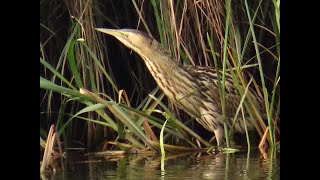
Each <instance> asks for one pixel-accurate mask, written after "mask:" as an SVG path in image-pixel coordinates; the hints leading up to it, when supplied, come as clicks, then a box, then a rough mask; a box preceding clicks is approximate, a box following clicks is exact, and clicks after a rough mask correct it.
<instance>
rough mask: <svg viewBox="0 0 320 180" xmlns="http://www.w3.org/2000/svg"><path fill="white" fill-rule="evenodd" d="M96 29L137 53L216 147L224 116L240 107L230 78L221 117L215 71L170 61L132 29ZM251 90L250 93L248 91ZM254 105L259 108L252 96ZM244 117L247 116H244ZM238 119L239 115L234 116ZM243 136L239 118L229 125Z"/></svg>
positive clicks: (231, 115)
mask: <svg viewBox="0 0 320 180" xmlns="http://www.w3.org/2000/svg"><path fill="white" fill-rule="evenodd" d="M96 30H98V31H100V32H103V33H106V34H109V35H112V36H114V37H115V38H117V39H118V40H119V41H120V42H122V43H123V44H124V45H125V46H127V47H129V48H130V49H132V50H133V51H135V52H136V53H138V54H139V55H140V56H141V58H142V59H143V61H144V63H145V65H146V66H147V68H148V70H149V71H150V73H151V75H152V76H153V78H154V79H155V81H156V82H157V84H158V86H159V87H160V89H161V90H162V91H163V92H164V94H165V95H166V96H167V97H168V98H169V99H170V100H171V101H172V102H173V103H174V104H175V105H177V106H178V107H179V108H180V109H182V110H184V111H185V112H186V113H188V114H189V115H190V116H192V117H194V118H195V119H196V120H197V121H198V122H199V123H200V124H201V125H202V126H203V127H204V128H205V129H207V130H208V131H210V132H213V133H214V135H215V137H216V141H217V145H218V146H219V145H222V143H223V142H224V124H223V122H224V117H226V120H227V121H226V122H228V123H229V124H231V120H232V119H233V118H234V115H235V113H236V110H237V108H238V106H239V104H240V101H241V96H240V95H239V93H238V92H237V90H236V88H235V87H234V85H233V81H232V77H231V75H229V74H225V79H226V80H225V94H226V95H225V116H224V115H223V113H222V108H221V100H220V95H219V86H218V77H217V71H216V70H215V69H214V68H212V67H201V66H191V65H189V66H183V65H182V64H179V63H178V62H176V61H174V60H173V58H172V56H171V55H170V53H169V51H167V50H166V49H164V48H162V47H161V44H160V43H159V42H158V41H157V40H155V39H154V38H152V37H151V36H149V35H148V34H146V33H143V32H141V31H138V30H134V29H105V28H96ZM251 91H252V90H251ZM254 102H255V104H257V105H258V106H262V103H261V101H260V100H259V99H258V98H257V97H256V99H254ZM244 114H245V116H247V117H248V113H244ZM238 117H239V116H238ZM245 122H246V127H247V129H248V130H252V129H254V124H253V122H252V121H249V120H246V121H245ZM233 128H234V130H235V131H236V132H240V133H244V123H243V120H242V116H241V117H239V118H238V119H237V120H236V123H235V125H234V126H233Z"/></svg>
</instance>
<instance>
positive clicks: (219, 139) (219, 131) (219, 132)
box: [213, 126, 223, 147]
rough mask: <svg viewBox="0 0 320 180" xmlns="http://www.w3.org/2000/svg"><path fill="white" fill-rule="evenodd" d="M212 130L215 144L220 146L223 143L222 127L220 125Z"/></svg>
mask: <svg viewBox="0 0 320 180" xmlns="http://www.w3.org/2000/svg"><path fill="white" fill-rule="evenodd" d="M213 132H214V135H215V136H216V140H217V145H218V147H220V146H221V145H222V143H223V128H222V127H221V126H218V127H217V128H216V129H215V130H214V131H213Z"/></svg>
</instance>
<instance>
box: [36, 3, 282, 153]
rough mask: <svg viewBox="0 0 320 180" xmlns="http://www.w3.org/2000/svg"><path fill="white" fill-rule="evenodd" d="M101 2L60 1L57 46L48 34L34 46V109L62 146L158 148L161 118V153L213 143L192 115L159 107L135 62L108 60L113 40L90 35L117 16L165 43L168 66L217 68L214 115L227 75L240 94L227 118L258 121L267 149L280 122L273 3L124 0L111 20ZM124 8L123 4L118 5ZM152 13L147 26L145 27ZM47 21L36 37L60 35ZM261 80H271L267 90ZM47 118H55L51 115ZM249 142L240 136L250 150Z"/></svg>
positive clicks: (276, 16)
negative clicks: (62, 21)
mask: <svg viewBox="0 0 320 180" xmlns="http://www.w3.org/2000/svg"><path fill="white" fill-rule="evenodd" d="M55 2H56V1H52V2H51V3H52V4H49V5H51V7H49V9H50V8H51V9H54V7H56V6H54V5H55ZM44 3H48V2H44ZM104 3H107V4H105V6H104V5H103V3H100V2H96V1H91V0H82V1H65V4H63V5H61V6H59V7H57V9H58V8H61V9H64V10H65V12H67V16H65V17H67V19H68V21H67V22H68V24H69V28H68V31H67V33H65V36H64V37H63V38H61V40H60V41H59V46H53V45H52V44H55V42H56V41H54V40H55V39H54V38H56V37H55V36H49V37H47V38H42V39H41V42H40V45H41V46H40V51H41V56H40V64H41V68H40V69H41V72H42V73H41V76H40V88H41V89H42V90H43V96H42V102H41V104H40V105H41V106H42V107H45V108H41V109H42V111H43V112H42V114H46V115H47V116H43V119H44V118H45V119H48V122H49V119H52V118H53V121H54V122H55V123H56V124H57V129H58V133H61V134H62V135H63V139H64V141H65V142H67V141H68V140H70V142H73V141H75V140H77V141H79V140H81V141H83V142H85V143H86V144H88V146H91V145H95V144H98V145H99V144H100V146H101V144H104V143H105V142H110V141H117V140H119V139H126V140H127V142H126V143H128V144H129V145H130V147H131V148H137V149H140V150H142V151H145V150H147V149H151V150H154V151H155V150H158V149H159V148H160V143H159V141H158V138H159V134H160V131H161V128H162V127H164V126H163V124H164V121H165V119H168V121H167V124H166V126H165V127H164V129H163V130H164V131H163V142H164V145H163V146H162V147H164V148H165V149H166V151H167V150H168V151H175V150H192V149H197V148H202V147H210V146H212V144H211V143H210V142H209V141H207V140H204V139H203V138H202V137H200V136H199V135H198V134H197V133H196V132H195V130H193V129H192V128H191V126H190V122H194V121H193V119H192V118H190V117H188V116H185V115H183V114H180V111H178V110H177V108H175V107H174V106H173V105H172V104H171V103H170V102H169V103H167V101H166V99H165V97H164V95H163V94H162V93H161V92H159V91H158V88H155V89H151V88H148V87H150V86H152V85H153V84H154V83H153V84H152V83H148V82H147V81H146V79H148V77H145V74H146V73H147V71H146V69H145V67H144V66H143V64H142V63H139V64H137V63H136V62H134V65H132V61H133V60H132V59H130V58H129V56H128V55H127V54H126V53H125V52H127V51H128V50H127V49H125V50H124V51H119V52H122V53H119V54H116V56H115V57H112V56H110V55H109V53H110V51H109V48H110V46H117V47H118V46H119V45H118V43H117V45H114V44H112V45H110V42H109V41H108V42H107V40H106V39H105V38H106V37H105V36H102V35H101V34H97V33H96V32H95V31H94V30H93V29H94V28H96V27H106V26H107V25H104V24H105V23H106V22H107V24H111V25H112V26H113V27H115V28H118V27H120V25H118V24H117V23H118V19H127V22H126V23H125V24H126V25H124V26H123V27H128V26H129V24H130V25H132V24H134V25H133V26H134V27H138V28H139V29H144V30H145V31H146V32H148V33H149V34H150V35H152V36H154V37H155V38H157V36H156V35H157V34H158V35H159V39H158V40H159V41H160V42H161V44H162V45H163V47H164V48H166V49H169V50H170V52H171V54H172V55H173V57H174V58H175V60H176V61H179V62H181V63H182V64H184V65H203V66H212V67H213V68H217V69H221V74H219V76H218V78H219V79H221V84H220V96H221V101H222V105H223V106H222V109H224V104H225V103H224V101H225V100H224V99H225V98H224V97H225V92H224V91H225V90H224V81H225V74H226V73H229V74H231V75H232V77H233V80H234V84H235V86H236V88H237V90H238V91H239V93H240V95H241V96H242V99H241V104H240V105H239V108H238V113H237V114H236V115H235V117H234V120H235V119H236V118H237V116H239V115H240V114H241V112H242V110H243V108H246V109H247V110H248V111H249V114H250V116H251V117H252V119H256V120H257V121H256V123H255V125H256V129H257V132H258V134H259V135H260V136H261V137H262V135H263V133H264V131H265V130H266V128H267V127H269V128H270V131H269V132H270V134H269V136H268V142H269V144H270V145H273V144H275V143H276V142H277V141H278V140H277V139H276V137H277V134H278V133H279V132H278V131H277V123H278V122H279V119H278V118H275V117H278V114H279V107H280V96H279V91H280V90H279V89H280V88H279V87H280V85H279V81H280V75H279V72H280V46H279V43H280V38H279V36H280V24H279V20H280V16H279V12H280V9H279V4H280V1H276V0H274V1H272V2H271V1H270V2H265V3H262V1H259V2H250V3H248V2H247V1H244V2H233V1H229V0H227V1H226V2H224V1H218V0H216V1H187V0H182V1H177V2H175V1H157V0H151V1H150V4H149V2H147V1H135V0H132V1H131V6H128V7H126V8H128V9H127V10H126V11H125V12H122V11H120V10H119V12H118V11H116V10H115V9H118V8H114V11H112V12H114V18H113V17H112V16H104V15H103V13H102V12H104V11H105V10H104V9H103V8H105V7H107V6H108V7H111V9H113V6H116V4H113V2H104ZM126 3H128V4H129V3H130V2H129V1H128V2H127V1H126V2H123V4H126ZM235 3H238V4H235ZM130 8H131V9H130ZM109 12H111V11H109ZM120 13H134V14H135V15H136V17H137V19H135V18H134V17H131V16H130V14H125V17H122V16H121V15H119V14H120ZM108 14H109V15H110V13H108ZM60 15H61V14H60ZM52 16H57V14H52ZM150 17H153V18H154V19H155V21H154V22H152V20H153V19H152V18H150ZM51 19H52V18H48V19H46V20H43V22H42V24H41V26H42V27H43V28H42V29H41V30H42V34H46V32H50V33H52V34H54V33H57V34H58V29H57V28H56V27H55V26H52V24H55V23H57V22H54V21H53V22H52V20H51ZM153 25H155V26H156V28H155V27H154V26H153ZM60 34H61V33H60ZM265 34H268V35H269V36H268V37H272V41H271V42H272V43H271V44H266V43H265V41H266V39H265V38H264V35H265ZM105 45H107V46H108V48H107V46H105ZM51 48H58V50H60V52H59V54H58V53H57V51H58V50H57V49H54V51H52V52H55V53H51V52H50V51H48V49H51ZM113 48H116V47H113ZM252 50H254V51H252ZM265 54H269V56H268V57H269V58H265V59H264V58H262V57H261V55H265ZM121 58H123V59H124V60H123V62H126V63H127V64H125V67H127V69H126V70H120V71H121V72H122V73H121V76H122V77H116V76H115V75H114V74H115V72H116V71H119V70H118V69H117V68H116V67H114V66H112V65H111V64H112V62H114V61H120V59H121ZM138 59H139V58H137V59H135V60H136V61H138ZM268 63H269V64H274V65H273V66H272V67H274V68H275V69H274V70H272V71H268V73H266V72H265V69H264V64H268ZM257 72H258V73H257ZM118 74H119V73H118ZM123 77H129V79H130V81H132V82H133V83H132V84H133V85H132V89H131V90H130V89H126V87H125V86H123V87H122V88H124V89H120V88H119V82H118V81H119V79H120V78H123ZM270 77H271V78H270ZM135 82H137V83H135ZM258 84H260V85H258ZM267 84H271V85H269V86H270V87H268V86H267ZM248 88H253V89H255V91H256V94H257V95H261V97H262V98H263V99H264V103H265V107H266V112H267V117H268V118H267V119H268V121H264V120H263V119H262V117H261V114H260V113H259V112H258V107H256V105H255V104H254V103H253V101H252V96H253V94H250V93H248ZM260 91H262V93H261V92H260ZM127 92H131V93H127ZM57 100H59V101H57ZM54 112H56V113H57V114H59V116H55V115H54ZM178 119H179V120H178ZM183 119H184V120H183ZM181 120H183V121H181ZM48 122H47V123H48ZM81 122H85V124H83V123H81ZM48 125H50V124H49V123H48ZM231 126H232V125H231ZM43 128H44V127H43ZM79 130H80V131H79ZM225 130H226V132H225V134H226V137H227V138H226V140H227V145H228V146H231V142H230V141H231V139H233V138H232V136H233V133H232V132H231V129H229V125H227V124H225ZM72 134H76V135H75V136H72ZM84 134H85V136H83V135H84ZM79 135H81V136H80V138H78V137H79ZM85 137H86V138H85ZM105 137H108V138H105ZM161 137H162V136H161ZM230 137H231V139H230ZM101 139H102V140H101ZM104 139H105V140H104ZM250 143H251V142H250V140H249V136H247V144H248V147H249V148H250V146H249V145H250ZM71 144H72V143H70V146H71ZM66 146H68V144H66ZM118 148H120V147H118ZM120 149H121V148H120Z"/></svg>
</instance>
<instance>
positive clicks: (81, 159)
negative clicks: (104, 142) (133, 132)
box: [49, 152, 280, 180]
mask: <svg viewBox="0 0 320 180" xmlns="http://www.w3.org/2000/svg"><path fill="white" fill-rule="evenodd" d="M269 156H270V154H269ZM67 157H68V158H67V159H65V162H64V163H65V165H66V167H67V168H66V169H65V170H64V171H62V170H61V169H60V168H57V172H56V174H55V177H51V178H49V179H52V178H54V179H78V180H81V179H179V180H182V179H196V180H197V179H280V158H279V154H274V156H273V157H266V155H262V154H261V153H260V152H251V153H249V154H248V152H237V153H234V154H223V153H220V154H218V155H207V154H206V153H202V154H179V155H167V156H166V160H165V163H164V171H161V162H160V159H161V158H160V157H159V156H143V155H128V156H118V157H107V156H105V157H95V156H83V155H80V154H78V153H74V152H72V153H68V154H67Z"/></svg>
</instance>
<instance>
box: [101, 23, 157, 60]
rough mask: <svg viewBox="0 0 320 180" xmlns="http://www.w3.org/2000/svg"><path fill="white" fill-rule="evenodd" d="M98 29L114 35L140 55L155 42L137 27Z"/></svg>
mask: <svg viewBox="0 0 320 180" xmlns="http://www.w3.org/2000/svg"><path fill="white" fill-rule="evenodd" d="M96 30H97V31H100V32H103V33H106V34H109V35H112V36H114V37H115V38H117V39H118V40H119V41H121V42H122V43H123V44H124V45H125V46H127V47H128V48H130V49H132V50H133V51H135V52H137V53H138V54H140V55H141V54H144V53H142V52H141V51H144V50H145V49H146V48H147V47H149V46H150V45H151V44H152V43H153V38H151V37H150V36H149V35H148V34H146V33H144V32H141V31H138V30H135V29H106V28H96Z"/></svg>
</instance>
